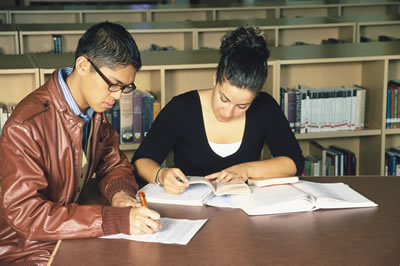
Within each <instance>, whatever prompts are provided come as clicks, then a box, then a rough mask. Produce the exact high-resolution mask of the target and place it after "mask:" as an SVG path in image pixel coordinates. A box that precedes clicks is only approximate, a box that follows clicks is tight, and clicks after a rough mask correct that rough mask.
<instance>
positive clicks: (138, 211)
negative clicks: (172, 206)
mask: <svg viewBox="0 0 400 266" xmlns="http://www.w3.org/2000/svg"><path fill="white" fill-rule="evenodd" d="M129 226H130V233H131V234H132V235H140V234H152V233H155V232H158V231H160V229H161V224H160V214H159V213H158V212H156V211H153V210H150V209H149V208H147V207H138V208H132V209H131V211H130V213H129Z"/></svg>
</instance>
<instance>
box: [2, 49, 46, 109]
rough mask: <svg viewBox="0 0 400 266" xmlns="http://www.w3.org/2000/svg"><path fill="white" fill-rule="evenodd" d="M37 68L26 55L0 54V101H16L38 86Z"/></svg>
mask: <svg viewBox="0 0 400 266" xmlns="http://www.w3.org/2000/svg"><path fill="white" fill-rule="evenodd" d="M39 84H40V82H39V70H38V69H37V67H36V66H35V64H34V62H33V61H32V60H31V59H30V58H29V57H28V56H27V55H0V103H1V104H8V103H12V104H15V103H18V102H19V101H21V100H22V98H24V97H25V96H26V95H28V94H29V93H30V92H32V91H33V90H35V89H36V88H38V87H39Z"/></svg>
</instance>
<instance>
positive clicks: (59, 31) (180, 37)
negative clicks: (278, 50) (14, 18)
mask: <svg viewBox="0 0 400 266" xmlns="http://www.w3.org/2000/svg"><path fill="white" fill-rule="evenodd" d="M91 25H93V24H90V23H80V24H67V23H64V24H17V25H16V27H17V30H18V32H19V49H20V50H19V51H20V53H39V52H41V53H50V52H52V51H53V50H54V42H53V35H61V39H62V46H63V49H62V50H63V52H67V53H68V52H73V51H74V50H75V48H76V46H77V43H78V40H79V38H80V37H81V36H82V35H83V33H84V32H85V31H86V30H87V29H88V28H89V27H90V26H91ZM122 25H123V26H124V27H125V28H126V29H127V30H128V32H130V33H131V34H132V35H133V36H134V38H135V40H136V42H137V43H138V45H139V49H140V50H141V51H145V50H150V49H151V47H152V45H153V44H156V45H158V46H160V47H161V48H165V47H172V49H174V50H198V49H204V48H207V49H209V48H211V49H217V48H219V45H220V39H221V37H222V36H223V35H224V34H225V33H226V32H227V31H228V30H233V29H235V28H237V27H238V26H240V25H249V26H258V27H260V28H261V29H262V30H264V32H265V33H266V34H267V35H268V38H269V45H270V46H289V45H293V43H294V42H296V41H302V42H306V43H310V44H320V43H321V41H322V40H323V39H328V38H334V39H338V40H340V41H343V42H346V43H347V42H355V41H356V28H357V27H356V23H355V22H338V21H337V20H336V18H317V17H313V18H280V19H251V20H224V21H197V22H152V23H147V22H139V23H122Z"/></svg>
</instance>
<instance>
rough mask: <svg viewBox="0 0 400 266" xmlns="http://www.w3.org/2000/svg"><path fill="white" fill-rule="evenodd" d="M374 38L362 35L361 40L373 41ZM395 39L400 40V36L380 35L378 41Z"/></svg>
mask: <svg viewBox="0 0 400 266" xmlns="http://www.w3.org/2000/svg"><path fill="white" fill-rule="evenodd" d="M373 41H374V40H373V39H371V38H368V37H365V36H361V37H360V42H373ZM393 41H400V38H397V37H393V36H387V35H379V36H378V42H393Z"/></svg>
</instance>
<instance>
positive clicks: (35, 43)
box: [17, 22, 197, 53]
mask: <svg viewBox="0 0 400 266" xmlns="http://www.w3.org/2000/svg"><path fill="white" fill-rule="evenodd" d="M91 25H93V24H90V23H81V24H18V25H17V28H18V31H19V46H20V53H51V52H52V51H53V50H54V42H53V35H61V38H62V50H63V52H66V53H68V52H74V51H75V49H76V46H77V44H78V41H79V38H80V37H81V36H82V35H83V34H84V33H85V31H86V30H87V29H88V28H89V27H90V26H91ZM123 26H124V27H125V28H126V29H127V31H128V32H129V33H131V34H132V35H133V36H134V38H135V40H136V42H137V44H138V45H139V49H140V50H141V51H143V50H148V49H150V48H151V45H152V44H153V43H156V44H157V45H160V46H162V47H166V46H172V47H174V48H175V49H178V50H193V49H196V48H197V44H196V43H195V42H194V41H195V39H194V33H193V32H194V29H193V28H192V26H191V25H190V24H188V23H185V22H180V23H174V22H170V23H168V22H164V23H157V22H154V23H151V24H149V23H123Z"/></svg>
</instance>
